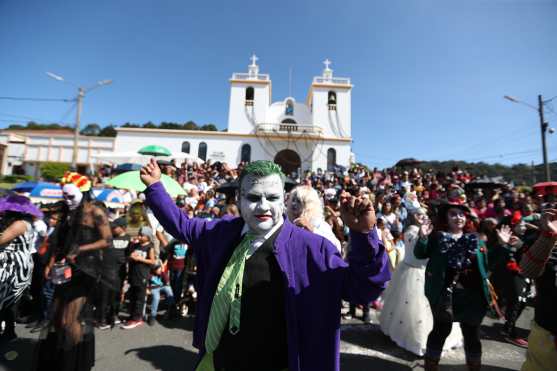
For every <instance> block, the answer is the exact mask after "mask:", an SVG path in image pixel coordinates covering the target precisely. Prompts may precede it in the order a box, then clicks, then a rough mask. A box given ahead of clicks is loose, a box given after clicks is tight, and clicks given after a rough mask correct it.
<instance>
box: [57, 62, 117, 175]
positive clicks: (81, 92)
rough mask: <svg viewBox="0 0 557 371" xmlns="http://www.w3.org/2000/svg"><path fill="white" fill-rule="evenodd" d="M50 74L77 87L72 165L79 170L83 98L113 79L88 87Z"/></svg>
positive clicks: (100, 81)
mask: <svg viewBox="0 0 557 371" xmlns="http://www.w3.org/2000/svg"><path fill="white" fill-rule="evenodd" d="M46 74H47V75H48V77H50V78H52V79H54V80H57V81H62V82H65V83H67V84H70V85H72V86H73V87H76V88H77V96H76V97H75V99H74V100H75V101H76V102H77V111H76V115H75V129H74V139H73V154H72V167H73V168H74V169H75V170H77V155H78V152H79V149H78V148H79V146H78V144H79V126H80V121H81V109H82V107H83V98H85V93H88V92H90V91H91V90H93V89H96V88H98V87H100V86H104V85H109V84H111V83H112V80H99V81H97V82H96V83H95V84H94V85H92V86H90V87H88V88H83V87H81V86H78V85H76V84H74V83H72V82H70V81H67V80H66V79H64V78H63V77H62V76H60V75H57V74H55V73H52V72H47V73H46Z"/></svg>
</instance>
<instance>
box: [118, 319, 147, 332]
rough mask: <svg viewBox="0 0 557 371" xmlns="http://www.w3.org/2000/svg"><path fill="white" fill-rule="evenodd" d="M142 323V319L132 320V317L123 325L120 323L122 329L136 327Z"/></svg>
mask: <svg viewBox="0 0 557 371" xmlns="http://www.w3.org/2000/svg"><path fill="white" fill-rule="evenodd" d="M142 324H143V321H142V320H133V319H132V320H130V321H127V322H126V324H125V325H122V328H123V329H124V330H130V329H132V328H136V327H138V326H141V325H142Z"/></svg>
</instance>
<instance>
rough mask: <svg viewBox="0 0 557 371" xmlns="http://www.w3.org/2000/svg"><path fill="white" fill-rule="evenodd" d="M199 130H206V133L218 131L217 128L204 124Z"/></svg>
mask: <svg viewBox="0 0 557 371" xmlns="http://www.w3.org/2000/svg"><path fill="white" fill-rule="evenodd" d="M200 130H206V131H219V129H217V127H216V126H215V125H213V124H206V125H203V126H202V127H201V128H200Z"/></svg>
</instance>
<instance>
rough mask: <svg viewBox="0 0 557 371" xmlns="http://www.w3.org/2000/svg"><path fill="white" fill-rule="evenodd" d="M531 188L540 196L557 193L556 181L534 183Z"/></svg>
mask: <svg viewBox="0 0 557 371" xmlns="http://www.w3.org/2000/svg"><path fill="white" fill-rule="evenodd" d="M533 188H534V191H535V192H536V194H537V195H540V196H545V195H546V194H551V195H557V182H541V183H536V184H534V187H533Z"/></svg>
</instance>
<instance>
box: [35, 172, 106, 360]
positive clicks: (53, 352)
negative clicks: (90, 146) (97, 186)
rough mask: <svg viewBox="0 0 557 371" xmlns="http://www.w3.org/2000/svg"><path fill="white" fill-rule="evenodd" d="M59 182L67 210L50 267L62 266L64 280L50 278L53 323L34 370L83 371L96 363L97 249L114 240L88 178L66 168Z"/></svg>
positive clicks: (55, 237) (45, 332)
mask: <svg viewBox="0 0 557 371" xmlns="http://www.w3.org/2000/svg"><path fill="white" fill-rule="evenodd" d="M62 184H64V186H63V188H62V191H63V196H64V199H65V201H66V205H67V210H66V211H65V215H64V217H63V218H62V222H61V223H60V225H59V227H58V228H57V230H56V231H55V232H54V235H53V246H54V249H55V250H54V254H53V257H52V259H51V261H50V262H49V266H50V267H51V268H50V270H51V272H54V273H53V274H54V275H56V267H58V268H60V267H62V270H63V272H64V275H63V276H64V278H65V279H58V278H56V277H55V278H54V279H55V280H57V281H58V282H59V283H60V284H59V285H58V286H57V287H56V291H55V294H54V302H53V306H54V307H53V311H52V313H53V316H52V318H51V319H50V322H51V323H50V325H49V326H47V327H46V328H45V329H44V330H43V332H42V333H41V339H40V341H39V345H38V347H37V359H36V367H35V369H36V370H58V371H82V370H83V371H87V370H90V369H91V368H92V367H93V366H94V363H95V338H94V332H93V327H92V320H93V313H92V305H91V300H92V298H93V296H94V289H95V287H96V286H97V284H98V283H103V279H102V277H101V273H102V265H101V262H102V259H101V250H102V249H105V248H107V247H109V246H110V245H111V244H112V234H111V232H110V225H109V222H108V217H107V215H106V213H105V212H104V211H103V210H102V209H101V208H99V207H97V206H95V205H94V204H93V203H92V202H91V200H90V195H89V190H90V187H91V183H90V182H89V180H88V179H87V178H86V177H84V176H81V175H79V174H77V173H69V174H66V175H65V176H64V178H63V179H62ZM55 263H56V265H55ZM64 264H67V265H69V267H71V278H70V279H69V281H67V282H64V281H66V280H67V279H68V278H69V277H70V274H69V269H68V268H67V267H65V266H64ZM53 266H54V268H53ZM53 269H54V271H53Z"/></svg>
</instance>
